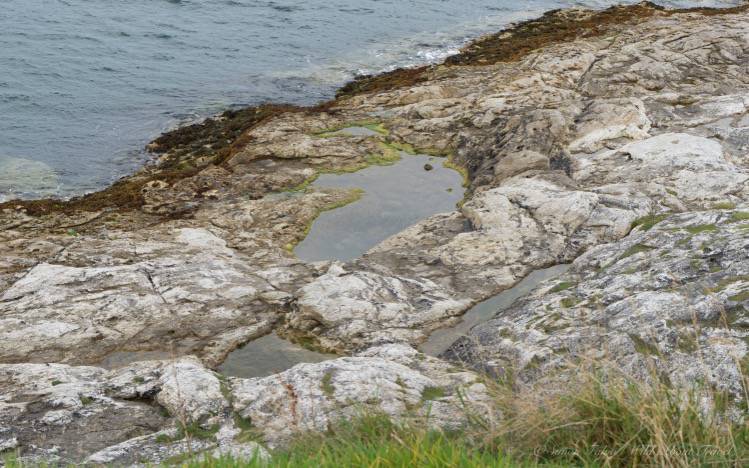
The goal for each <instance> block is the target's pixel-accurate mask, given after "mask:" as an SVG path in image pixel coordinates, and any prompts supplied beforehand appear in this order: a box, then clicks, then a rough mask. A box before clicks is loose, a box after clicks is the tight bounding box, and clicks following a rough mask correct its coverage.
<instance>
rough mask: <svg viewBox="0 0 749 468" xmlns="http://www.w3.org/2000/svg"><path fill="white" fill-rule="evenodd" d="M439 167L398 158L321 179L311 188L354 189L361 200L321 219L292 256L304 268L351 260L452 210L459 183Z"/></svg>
mask: <svg viewBox="0 0 749 468" xmlns="http://www.w3.org/2000/svg"><path fill="white" fill-rule="evenodd" d="M354 128H357V127H354ZM365 130H366V129H365ZM341 131H342V132H343V131H346V132H347V133H350V132H351V131H352V129H344V130H341ZM367 131H371V130H367ZM443 163H444V159H443V158H436V157H432V156H427V155H409V154H406V153H403V152H401V160H400V161H398V162H396V163H395V164H393V165H391V166H370V167H368V168H366V169H362V170H361V171H358V172H354V173H350V174H323V175H321V176H320V177H319V178H318V179H317V180H316V181H315V182H314V184H313V185H314V186H316V187H335V188H359V189H362V190H364V195H363V196H362V198H361V199H360V200H358V201H356V202H354V203H351V204H349V205H346V206H344V207H342V208H337V209H335V210H331V211H326V212H324V213H322V214H321V215H320V217H319V218H317V219H316V220H315V222H314V223H313V224H312V228H311V229H310V232H309V234H308V235H307V237H306V238H305V239H304V240H303V241H302V242H300V243H299V245H297V247H296V249H295V250H294V253H295V254H296V255H297V257H299V258H300V259H301V260H304V261H307V262H314V261H319V260H341V261H347V260H352V259H354V258H357V257H359V256H360V255H362V254H363V253H364V252H366V251H367V250H369V249H371V248H372V247H374V246H375V245H377V244H378V243H380V242H381V241H383V240H385V239H387V238H388V237H390V236H392V235H393V234H396V233H398V232H400V231H402V230H403V229H405V228H407V227H409V226H411V225H412V224H414V223H416V222H418V221H420V220H422V219H424V218H427V217H429V216H431V215H433V214H437V213H443V212H448V211H453V210H455V207H456V204H457V203H458V202H459V201H460V200H461V199H462V198H463V190H464V189H463V187H462V185H461V184H462V182H463V180H462V177H461V175H460V174H459V173H458V172H456V171H453V170H452V169H447V168H445V167H444V166H443ZM427 164H428V165H429V166H428V167H430V168H431V169H430V170H426V169H425V165H427Z"/></svg>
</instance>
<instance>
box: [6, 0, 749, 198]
mask: <svg viewBox="0 0 749 468" xmlns="http://www.w3.org/2000/svg"><path fill="white" fill-rule="evenodd" d="M614 3H621V2H614V1H604V0H585V1H562V0H527V1H518V0H348V1H343V0H305V1H291V0H278V1H259V0H126V1H119V0H118V1H112V0H0V201H1V200H3V199H8V198H14V197H22V198H29V197H31V198H33V197H41V196H50V195H53V196H60V197H69V196H72V195H77V194H82V193H85V192H90V191H93V190H96V189H100V188H102V187H104V186H106V185H107V184H109V183H111V182H112V181H113V180H115V179H117V178H119V177H122V176H123V175H126V174H128V173H130V172H132V171H133V170H135V169H136V168H137V167H138V166H139V165H141V164H143V163H144V162H146V161H147V158H148V155H147V154H145V152H144V151H143V147H144V144H145V143H146V142H147V141H149V139H151V138H153V137H154V136H156V135H158V134H159V133H161V132H163V131H164V130H167V129H169V128H170V127H174V126H176V125H178V124H180V123H185V122H189V121H193V120H196V119H200V118H202V117H205V116H208V115H211V114H214V113H216V112H219V111H222V110H224V109H227V108H230V107H233V106H240V105H249V104H256V103H259V102H264V101H284V102H289V103H296V104H307V103H312V102H315V101H318V100H321V99H325V98H328V97H330V96H331V95H332V94H333V93H334V90H335V88H336V87H337V86H339V85H341V84H342V83H343V82H345V81H347V80H349V79H351V78H352V77H353V76H355V75H356V74H361V73H376V72H380V71H384V70H387V69H391V68H395V67H402V66H412V65H417V64H422V63H427V62H434V61H439V60H442V59H443V58H444V57H446V56H447V55H450V54H453V53H456V52H457V51H458V49H459V48H460V46H461V45H463V44H465V43H466V42H467V41H468V40H470V39H471V38H473V37H476V36H478V35H480V34H482V33H486V32H491V31H496V30H498V29H500V28H502V27H504V26H506V25H508V24H509V23H512V22H514V21H519V20H523V19H528V18H530V17H534V16H538V15H540V14H542V13H543V12H544V11H546V10H549V9H554V8H562V7H570V6H584V7H594V8H603V7H606V6H609V5H612V4H614ZM625 3H632V2H625ZM661 3H663V4H664V5H666V6H679V7H684V6H730V5H732V4H736V3H738V1H718V0H714V1H686V0H685V1H664V2H661Z"/></svg>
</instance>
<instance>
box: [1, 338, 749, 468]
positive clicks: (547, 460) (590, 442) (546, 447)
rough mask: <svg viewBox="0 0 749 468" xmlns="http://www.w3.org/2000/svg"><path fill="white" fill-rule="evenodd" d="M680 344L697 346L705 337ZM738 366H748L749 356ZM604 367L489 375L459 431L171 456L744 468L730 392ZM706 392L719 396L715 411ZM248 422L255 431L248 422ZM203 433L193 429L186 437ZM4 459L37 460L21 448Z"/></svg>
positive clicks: (225, 462) (213, 463)
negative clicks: (681, 386)
mask: <svg viewBox="0 0 749 468" xmlns="http://www.w3.org/2000/svg"><path fill="white" fill-rule="evenodd" d="M682 346H683V347H687V348H688V349H689V350H691V349H693V348H695V347H698V346H699V343H697V342H696V341H695V342H693V343H692V342H690V343H683V344H682ZM599 364H600V363H599ZM737 364H739V365H740V366H741V369H743V372H745V373H746V372H747V371H749V358H746V357H745V358H744V359H743V360H742V361H741V362H740V363H737ZM596 369H598V370H591V368H590V367H589V364H586V363H580V364H579V365H577V366H576V367H574V368H571V369H570V370H571V371H572V372H571V374H570V377H569V378H568V379H565V380H564V382H563V383H562V382H560V384H561V385H554V384H553V383H552V384H551V386H550V384H549V383H547V384H545V385H543V386H541V387H540V388H537V389H534V388H528V387H517V386H515V385H513V384H512V382H504V383H502V382H497V381H492V380H490V379H488V378H487V379H486V381H485V384H486V386H487V388H488V391H489V395H490V400H488V402H487V403H488V406H487V407H485V410H484V411H480V412H471V413H466V414H470V417H469V418H468V422H467V423H466V424H464V425H463V426H462V427H461V428H460V429H454V430H442V431H440V430H435V429H432V428H430V425H429V424H427V417H425V416H423V414H422V415H418V414H412V415H411V416H410V417H408V418H405V419H404V422H400V423H396V422H394V421H393V420H391V419H390V418H389V417H388V416H386V415H384V414H376V413H364V412H362V413H359V416H355V417H353V418H352V419H350V420H343V421H338V422H332V423H330V424H329V425H328V430H327V431H326V432H324V433H307V434H300V435H299V436H297V437H296V438H295V439H294V440H292V441H291V442H290V443H289V444H287V445H285V446H283V447H280V448H277V449H275V450H273V451H272V452H271V456H272V458H271V459H270V461H268V462H265V461H262V460H260V459H257V458H255V459H251V460H239V459H235V458H231V457H223V458H220V459H212V458H206V457H205V455H201V454H197V455H194V454H193V455H194V456H190V454H186V455H184V456H179V457H176V458H173V459H170V460H169V462H170V463H176V464H178V465H179V466H182V467H185V468H235V467H236V468H238V467H248V468H255V467H258V468H259V467H262V466H268V467H271V468H272V467H284V468H296V467H299V468H307V467H309V468H312V467H322V468H326V467H330V468H343V467H371V468H390V467H392V468H401V467H402V468H407V467H434V468H437V467H445V468H448V467H465V468H469V467H534V466H544V467H551V466H554V467H562V466H585V467H645V466H669V467H692V466H705V467H707V466H716V467H717V466H746V461H747V460H749V425H748V424H746V423H741V422H734V421H732V420H731V419H730V418H726V417H725V414H724V413H723V411H725V410H726V409H728V408H729V407H731V406H734V404H739V406H740V402H735V401H733V400H732V397H731V396H730V395H728V394H726V393H724V392H723V391H721V390H718V389H714V388H712V387H710V386H709V385H703V384H700V383H699V382H695V387H694V389H693V390H692V391H684V390H681V391H679V390H676V389H674V388H672V387H671V385H670V384H669V382H668V379H667V378H664V377H661V376H659V375H658V374H656V373H655V371H653V374H652V375H651V376H650V378H649V379H634V378H631V377H628V376H627V373H626V372H624V371H619V370H617V369H615V368H605V369H601V368H600V367H596ZM745 375H746V374H745ZM645 381H647V382H648V383H645ZM550 390H553V391H550ZM433 396H436V395H433ZM704 396H708V397H709V399H711V400H712V401H714V402H715V404H714V406H713V407H712V409H711V408H710V407H705V405H704V399H703V397H704ZM496 415H501V417H496ZM456 422H457V421H456ZM240 423H241V424H240V426H241V428H242V429H243V430H246V431H250V430H253V429H254V428H253V427H252V424H251V422H250V421H240ZM195 432H196V429H195V428H193V427H191V428H190V429H189V431H184V432H182V435H183V436H184V435H185V434H188V433H189V434H190V435H191V436H193V437H195V436H196V435H197V434H195ZM197 432H201V434H200V435H201V436H212V435H213V433H212V431H211V430H205V429H201V430H200V431H197ZM248 440H249V439H248ZM252 440H257V439H252ZM5 463H6V466H8V467H9V468H21V467H23V466H31V465H28V464H23V463H20V462H19V461H18V459H17V455H16V454H13V453H11V454H8V455H6V457H5ZM34 466H37V465H34Z"/></svg>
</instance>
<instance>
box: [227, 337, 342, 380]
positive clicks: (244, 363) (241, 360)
mask: <svg viewBox="0 0 749 468" xmlns="http://www.w3.org/2000/svg"><path fill="white" fill-rule="evenodd" d="M337 357H338V356H336V355H334V354H322V353H316V352H314V351H310V350H308V349H305V348H302V347H301V346H299V345H296V344H294V343H291V342H290V341H286V340H284V339H281V338H279V337H278V335H276V334H275V333H272V334H270V335H265V336H264V337H262V338H258V339H257V340H254V341H251V342H249V343H247V344H246V345H244V346H243V347H241V348H239V349H237V350H236V351H233V352H232V353H231V354H229V356H228V357H227V358H226V360H225V361H224V363H223V364H221V366H220V367H219V368H218V371H219V372H221V373H222V374H224V375H229V376H232V377H242V378H246V379H248V378H253V377H267V376H269V375H273V374H276V373H278V372H283V371H285V370H287V369H290V368H292V367H294V366H295V365H297V364H299V363H302V362H322V361H327V360H330V359H335V358H337Z"/></svg>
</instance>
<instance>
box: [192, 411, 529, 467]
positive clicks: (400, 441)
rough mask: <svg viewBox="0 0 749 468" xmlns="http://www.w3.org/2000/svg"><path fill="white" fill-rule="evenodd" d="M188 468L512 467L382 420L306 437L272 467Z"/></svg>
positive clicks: (464, 445)
mask: <svg viewBox="0 0 749 468" xmlns="http://www.w3.org/2000/svg"><path fill="white" fill-rule="evenodd" d="M182 466H183V467H185V468H235V467H236V468H239V467H248V468H252V467H261V466H270V467H289V468H290V467H295V468H296V467H298V468H318V467H319V468H344V467H345V468H348V467H352V468H354V467H357V468H358V467H371V468H375V467H377V468H385V467H403V468H406V467H497V468H500V467H513V466H519V465H518V464H517V463H514V462H513V461H512V460H510V459H509V458H507V457H504V456H501V455H498V454H497V453H496V452H494V451H491V450H484V449H482V448H481V447H478V446H475V445H473V443H472V442H471V441H470V440H469V439H467V438H465V437H463V436H462V434H450V433H445V432H437V431H430V430H428V429H425V428H423V427H421V426H420V425H398V424H396V423H394V422H392V421H391V420H390V419H389V418H388V417H386V416H383V415H367V416H361V417H358V418H355V419H354V420H352V421H350V422H344V423H341V424H339V425H337V426H336V427H335V428H334V429H331V430H330V431H329V432H328V433H327V434H323V435H312V434H310V435H306V436H302V437H300V438H299V439H297V440H296V441H295V442H294V443H293V444H292V445H291V446H290V447H288V448H287V449H285V450H279V451H277V452H275V453H273V458H272V461H271V462H270V463H268V464H264V463H263V462H262V461H260V460H249V461H244V462H242V461H239V460H235V459H231V458H222V459H218V460H210V459H208V460H206V459H203V460H200V459H198V460H196V461H193V462H190V463H185V464H183V465H182Z"/></svg>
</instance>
